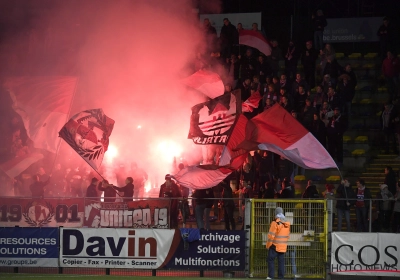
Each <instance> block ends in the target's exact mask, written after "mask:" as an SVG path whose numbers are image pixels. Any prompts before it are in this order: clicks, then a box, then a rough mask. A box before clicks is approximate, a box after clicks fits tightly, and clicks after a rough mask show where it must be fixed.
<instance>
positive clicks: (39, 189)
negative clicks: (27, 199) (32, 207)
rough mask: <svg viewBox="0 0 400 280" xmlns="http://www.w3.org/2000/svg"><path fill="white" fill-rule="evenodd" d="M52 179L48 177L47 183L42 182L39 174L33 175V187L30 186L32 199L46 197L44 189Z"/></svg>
mask: <svg viewBox="0 0 400 280" xmlns="http://www.w3.org/2000/svg"><path fill="white" fill-rule="evenodd" d="M50 177H51V175H50ZM50 177H48V178H47V180H46V181H44V182H42V181H40V175H39V174H35V175H33V180H34V182H33V183H32V185H30V186H29V189H30V190H31V193H32V197H41V198H43V197H44V187H45V186H46V185H47V184H48V183H49V182H50Z"/></svg>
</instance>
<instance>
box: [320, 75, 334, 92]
mask: <svg viewBox="0 0 400 280" xmlns="http://www.w3.org/2000/svg"><path fill="white" fill-rule="evenodd" d="M331 86H333V84H332V81H331V76H330V75H329V74H326V75H324V78H323V79H322V82H321V87H322V90H323V92H324V93H326V94H328V90H329V87H331ZM333 89H335V87H334V86H333Z"/></svg>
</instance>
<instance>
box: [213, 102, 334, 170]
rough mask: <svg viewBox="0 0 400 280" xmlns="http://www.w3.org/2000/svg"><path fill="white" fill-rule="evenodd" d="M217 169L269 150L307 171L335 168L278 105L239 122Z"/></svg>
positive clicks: (294, 120) (307, 133) (317, 142)
mask: <svg viewBox="0 0 400 280" xmlns="http://www.w3.org/2000/svg"><path fill="white" fill-rule="evenodd" d="M237 124H238V125H236V126H235V128H234V129H233V132H232V134H231V137H230V139H229V141H228V144H227V146H226V148H225V149H224V151H223V153H222V155H221V159H220V165H229V164H231V162H232V163H235V162H237V161H238V159H241V157H242V156H243V154H245V153H247V151H253V150H257V149H260V150H268V151H271V152H274V153H276V154H278V155H281V156H283V157H285V158H287V159H289V160H290V161H292V162H293V163H295V164H297V165H298V166H301V167H303V168H307V169H326V168H337V165H336V163H335V161H334V160H333V159H332V157H331V156H330V155H329V153H328V152H327V151H326V149H325V148H324V147H323V146H322V145H321V143H319V141H318V140H317V139H316V138H315V137H314V136H313V135H312V134H311V133H310V132H309V131H308V130H307V129H305V128H304V127H303V126H302V125H301V124H300V123H299V122H298V121H297V120H296V119H295V118H293V117H292V116H291V115H290V114H289V113H288V112H287V111H286V110H285V109H284V108H282V107H281V106H280V105H279V104H275V105H274V106H273V107H271V108H270V109H268V110H267V111H264V112H263V113H261V114H259V115H257V116H255V117H254V118H252V119H251V120H245V119H244V117H242V118H239V120H238V122H237Z"/></svg>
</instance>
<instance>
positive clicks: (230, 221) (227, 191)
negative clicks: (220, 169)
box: [221, 181, 236, 230]
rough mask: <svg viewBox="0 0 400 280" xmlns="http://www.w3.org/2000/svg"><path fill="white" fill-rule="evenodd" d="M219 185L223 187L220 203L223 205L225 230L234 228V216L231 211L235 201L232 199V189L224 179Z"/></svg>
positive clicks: (233, 209) (233, 208)
mask: <svg viewBox="0 0 400 280" xmlns="http://www.w3.org/2000/svg"><path fill="white" fill-rule="evenodd" d="M228 182H229V181H228ZM221 185H222V188H223V193H222V198H223V201H222V204H223V207H224V221H225V229H226V230H235V229H236V223H235V218H234V217H233V213H234V211H235V203H234V201H233V194H232V189H231V187H230V185H229V184H228V183H227V182H226V181H222V182H221Z"/></svg>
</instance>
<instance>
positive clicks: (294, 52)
mask: <svg viewBox="0 0 400 280" xmlns="http://www.w3.org/2000/svg"><path fill="white" fill-rule="evenodd" d="M298 60H299V50H298V49H297V48H296V46H295V44H294V42H293V40H290V41H289V46H288V48H287V51H286V54H285V75H286V77H287V78H288V79H289V80H291V81H292V80H294V78H295V75H296V73H297V63H298Z"/></svg>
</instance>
